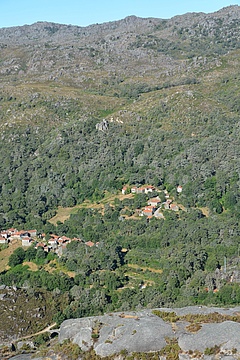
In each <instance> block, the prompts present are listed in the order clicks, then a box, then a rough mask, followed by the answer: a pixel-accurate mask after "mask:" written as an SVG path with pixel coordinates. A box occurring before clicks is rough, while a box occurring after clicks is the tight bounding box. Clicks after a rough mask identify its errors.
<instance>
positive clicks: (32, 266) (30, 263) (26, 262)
mask: <svg viewBox="0 0 240 360" xmlns="http://www.w3.org/2000/svg"><path fill="white" fill-rule="evenodd" d="M23 265H27V266H28V267H29V270H31V271H38V266H37V264H35V263H33V262H31V261H24V263H23Z"/></svg>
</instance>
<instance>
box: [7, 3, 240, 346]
mask: <svg viewBox="0 0 240 360" xmlns="http://www.w3.org/2000/svg"><path fill="white" fill-rule="evenodd" d="M239 25H240V7H239V6H229V7H226V8H223V9H221V10H219V11H218V12H215V13H212V14H204V13H188V14H185V15H181V16H176V17H174V18H172V19H168V20H166V19H155V18H147V19H144V18H138V17H135V16H130V17H127V18H125V19H123V20H120V21H115V22H109V23H104V24H96V25H91V26H88V27H84V28H83V27H77V26H71V25H61V24H54V23H45V22H38V23H35V24H33V25H26V26H22V27H13V28H2V29H0V48H1V53H0V136H1V140H2V141H1V143H0V230H1V231H2V230H4V229H9V228H16V229H18V230H20V229H25V230H26V229H37V233H38V235H40V236H42V233H44V235H45V236H43V237H42V238H44V240H42V241H43V242H44V245H43V246H45V247H46V248H47V249H48V250H49V253H48V254H47V253H46V251H45V252H44V250H43V249H40V250H39V249H38V250H37V249H34V248H32V247H30V248H27V249H26V250H24V252H23V251H20V252H19V251H18V252H17V253H15V252H14V251H13V249H12V250H11V251H8V253H9V254H10V253H12V255H13V256H12V255H11V256H12V258H11V259H10V257H9V261H10V268H9V270H5V271H3V272H2V273H1V274H0V284H4V285H6V286H8V287H9V288H10V289H11V287H12V286H16V287H17V288H21V290H19V289H18V291H20V292H21V297H20V298H23V299H24V297H25V298H26V302H27V301H28V300H29V299H30V300H31V301H30V300H29V313H32V314H35V313H36V301H37V299H39V296H40V295H41V296H40V297H41V307H43V308H44V311H43V315H42V316H43V318H42V321H41V327H42V328H44V327H45V326H47V325H49V324H50V323H52V322H54V321H56V322H57V323H58V324H60V323H61V322H62V321H63V320H66V319H69V318H74V317H75V318H78V317H85V316H93V315H101V314H103V313H105V312H110V311H129V310H133V309H142V308H146V307H147V308H154V307H163V306H164V307H166V306H167V307H172V306H173V305H174V306H179V307H182V306H188V305H217V306H236V305H238V304H239V302H240V287H239V282H240V271H239V249H240V245H239V218H240V210H239V209H240V196H239V186H240V160H239V159H240V142H239V139H240V128H239V120H240V116H239V111H240V103H239V94H240V70H239V69H240V66H239V65H240V64H239V59H240V47H239V44H240V26H239ZM123 186H126V188H127V191H128V193H131V191H132V190H131V189H132V188H133V187H134V186H135V187H136V188H138V189H139V188H142V187H144V186H145V187H146V186H149V187H152V188H153V189H154V191H153V192H149V193H148V192H147V193H145V192H144V193H139V194H137V193H131V196H129V195H128V194H126V196H125V195H124V196H122V194H121V191H122V187H123ZM179 186H180V187H181V189H182V190H181V191H180V192H179V191H178V190H177V189H178V187H179ZM120 194H121V196H120ZM164 194H165V195H164ZM167 196H168V198H167ZM154 197H158V198H159V204H161V205H159V211H160V210H161V212H162V216H161V217H159V218H157V217H155V216H153V217H151V216H150V217H147V216H145V215H144V216H139V214H140V215H143V210H142V209H144V207H145V208H146V207H147V206H148V202H149V201H150V200H151V198H154ZM167 199H170V200H167ZM167 201H169V203H168V202H167ZM171 203H172V204H175V205H176V207H175V210H173V211H172V210H171V209H172V208H171ZM64 208H66V209H65V212H64V210H63V209H64ZM59 209H60V210H61V211H62V212H61V213H60V212H58V211H59ZM145 210H147V211H149V208H148V209H145ZM60 219H61V220H62V221H60ZM53 234H55V235H54V236H56V237H58V238H60V237H64V236H65V237H69V238H70V239H74V238H77V239H80V241H78V242H77V241H72V242H70V243H69V244H68V245H67V247H66V249H65V250H64V251H63V253H62V256H61V257H57V256H56V255H55V254H53V252H54V248H53V247H51V246H50V245H49V240H50V239H51V236H53ZM34 241H40V240H39V238H36V239H34ZM89 242H90V244H91V243H93V244H94V245H93V246H92V247H89V246H88V245H86V244H87V243H88V244H89ZM1 249H2V247H1V248H0V250H1ZM9 249H10V245H9ZM48 250H47V251H48ZM3 251H5V250H3ZM3 254H4V253H3ZM19 254H20V255H21V256H19ZM3 256H4V255H3ZM0 258H1V256H0ZM16 258H17V262H16V261H15V262H13V261H12V262H11V260H12V259H15V260H16ZM24 260H25V261H27V262H28V264H29V263H30V266H28V265H24ZM4 261H5V262H4V266H3V267H2V268H5V269H6V259H5V260H4ZM31 262H32V265H31ZM16 263H17V265H16ZM33 263H34V264H33ZM14 265H16V266H14ZM33 268H34V269H35V271H32V269H33ZM70 273H71V274H73V275H72V276H71V277H70V276H68V275H67V274H70ZM39 294H40V295H39ZM47 294H51V296H49V297H48V295H47ZM14 296H15V295H14V293H13V297H14ZM21 301H22V302H23V303H24V301H25V300H21ZM39 301H40V300H39ZM48 301H49V302H50V303H51V305H50V309H52V308H54V309H55V310H54V311H53V312H51V311H50V310H49V311H48ZM2 304H3V303H1V305H2ZM46 304H47V305H46ZM6 308H7V306H6ZM25 310H26V309H25ZM25 310H24V314H25V315H26V313H25ZM25 315H24V319H25V317H27V316H25ZM5 316H6V319H9V321H11V322H14V321H15V320H16V318H19V317H20V313H19V312H16V313H14V314H11V313H10V312H9V313H7V312H6V314H5ZM34 316H35V315H34ZM25 320H26V319H25ZM25 320H24V321H25ZM6 321H7V320H6ZM35 325H36V324H34V322H32V323H31V324H30V325H29V327H27V326H25V325H24V326H23V327H22V328H19V333H18V336H22V335H26V334H27V333H31V332H34V331H36V330H41V329H40V328H39V327H40V325H39V327H37V328H36V326H35ZM1 326H2V328H1ZM5 326H6V323H5V324H2V325H1V324H0V335H1V334H3V335H1V339H2V341H7V340H9V339H10V338H12V337H14V333H12V332H11V334H9V336H10V338H8V339H6V338H5V335H4V333H5V331H6V327H5Z"/></svg>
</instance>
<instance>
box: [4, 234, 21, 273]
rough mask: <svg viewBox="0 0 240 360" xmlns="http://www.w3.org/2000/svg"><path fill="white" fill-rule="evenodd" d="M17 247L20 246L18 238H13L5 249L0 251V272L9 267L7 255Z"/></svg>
mask: <svg viewBox="0 0 240 360" xmlns="http://www.w3.org/2000/svg"><path fill="white" fill-rule="evenodd" d="M18 247H21V241H20V240H14V241H12V242H11V243H10V244H9V246H8V248H7V249H4V250H2V251H0V272H2V271H4V270H8V269H9V266H8V259H9V256H10V255H11V254H12V253H13V252H14V250H16V249H17V248H18Z"/></svg>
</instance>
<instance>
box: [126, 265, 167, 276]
mask: <svg viewBox="0 0 240 360" xmlns="http://www.w3.org/2000/svg"><path fill="white" fill-rule="evenodd" d="M128 267H130V268H132V269H140V270H143V271H146V270H148V271H151V272H153V273H155V274H162V272H163V270H162V269H154V268H150V267H147V266H139V265H137V264H128Z"/></svg>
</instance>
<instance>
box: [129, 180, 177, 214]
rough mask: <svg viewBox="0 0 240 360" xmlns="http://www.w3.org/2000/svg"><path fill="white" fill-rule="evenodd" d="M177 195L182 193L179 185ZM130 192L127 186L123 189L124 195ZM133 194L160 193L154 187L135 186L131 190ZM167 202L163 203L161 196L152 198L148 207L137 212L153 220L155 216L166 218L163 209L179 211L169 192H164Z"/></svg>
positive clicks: (148, 202)
mask: <svg viewBox="0 0 240 360" xmlns="http://www.w3.org/2000/svg"><path fill="white" fill-rule="evenodd" d="M176 190H177V193H178V194H180V193H182V190H183V189H182V186H181V185H178V187H177V189H176ZM127 191H129V189H128V187H127V186H124V187H123V188H122V194H126V193H127ZM130 191H131V193H132V194H149V193H152V192H154V191H155V192H159V190H157V189H156V188H155V187H154V186H152V185H146V186H141V187H137V186H133V187H131V188H130ZM163 193H164V197H165V201H161V199H160V197H159V196H156V197H153V198H150V199H149V200H148V201H147V205H146V206H145V207H144V208H142V209H136V212H137V214H138V215H139V216H147V218H148V219H151V218H152V217H153V216H154V217H156V218H162V219H163V218H164V215H163V212H162V211H161V210H162V209H165V210H172V211H179V206H178V205H177V204H176V203H175V202H173V199H171V198H170V195H169V193H168V191H167V190H163Z"/></svg>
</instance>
